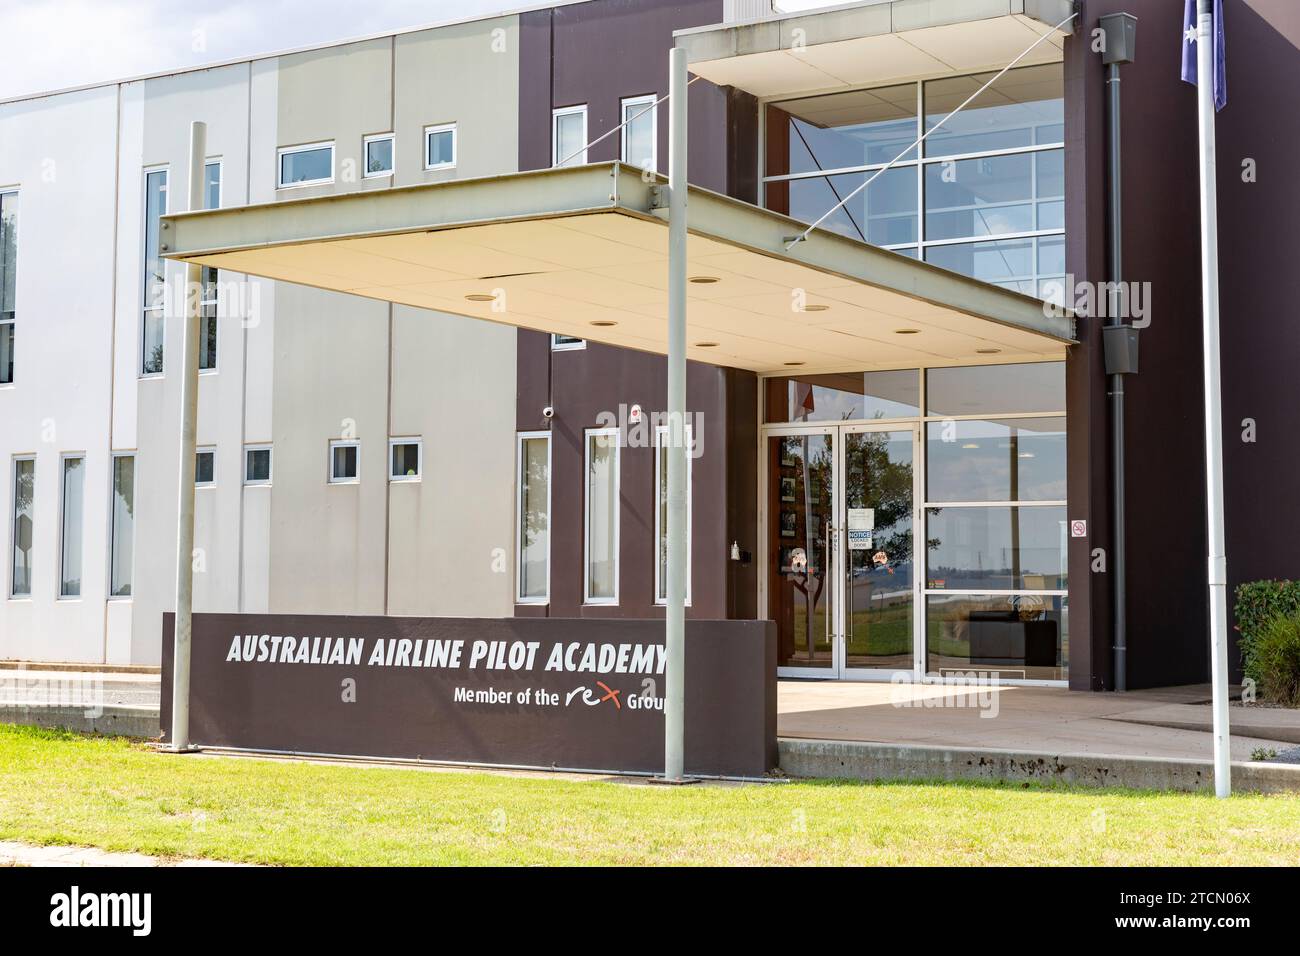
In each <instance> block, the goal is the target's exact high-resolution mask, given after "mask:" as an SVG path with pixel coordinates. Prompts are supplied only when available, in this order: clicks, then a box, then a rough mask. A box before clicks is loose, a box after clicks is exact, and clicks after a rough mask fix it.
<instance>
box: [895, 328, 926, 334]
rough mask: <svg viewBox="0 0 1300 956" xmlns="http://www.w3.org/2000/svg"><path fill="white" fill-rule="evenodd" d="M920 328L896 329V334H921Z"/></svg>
mask: <svg viewBox="0 0 1300 956" xmlns="http://www.w3.org/2000/svg"><path fill="white" fill-rule="evenodd" d="M920 333H921V330H920V329H894V334H895V335H919V334H920Z"/></svg>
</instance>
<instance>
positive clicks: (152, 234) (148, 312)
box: [140, 169, 167, 375]
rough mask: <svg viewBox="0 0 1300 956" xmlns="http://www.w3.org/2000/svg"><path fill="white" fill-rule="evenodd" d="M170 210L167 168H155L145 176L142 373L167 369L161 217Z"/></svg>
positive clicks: (154, 373)
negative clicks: (164, 359)
mask: <svg viewBox="0 0 1300 956" xmlns="http://www.w3.org/2000/svg"><path fill="white" fill-rule="evenodd" d="M166 214H167V170H165V169H154V170H150V171H149V172H146V173H145V176H144V282H143V296H142V299H141V301H142V302H143V304H144V316H143V321H142V323H141V347H140V373H141V374H142V375H160V374H162V370H163V333H164V328H165V327H164V323H163V304H164V301H165V299H166V290H165V287H164V283H165V282H166V281H167V272H166V267H165V264H166V260H165V259H163V257H162V251H161V248H160V245H161V241H162V240H161V220H162V217H163V216H165V215H166Z"/></svg>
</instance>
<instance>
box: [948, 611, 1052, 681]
mask: <svg viewBox="0 0 1300 956" xmlns="http://www.w3.org/2000/svg"><path fill="white" fill-rule="evenodd" d="M925 603H926V628H925V630H926V652H927V659H928V663H927V668H926V669H927V670H928V671H929V673H931V674H940V675H943V674H955V673H969V672H970V671H982V672H986V673H987V672H996V673H998V674H1000V675H1001V677H1002V678H1013V679H1015V678H1024V679H1028V680H1064V679H1065V677H1066V675H1067V674H1068V673H1069V646H1070V645H1069V614H1068V612H1067V608H1066V600H1065V597H1064V596H1062V595H1051V594H942V593H941V594H934V593H931V594H927V595H926V598H925Z"/></svg>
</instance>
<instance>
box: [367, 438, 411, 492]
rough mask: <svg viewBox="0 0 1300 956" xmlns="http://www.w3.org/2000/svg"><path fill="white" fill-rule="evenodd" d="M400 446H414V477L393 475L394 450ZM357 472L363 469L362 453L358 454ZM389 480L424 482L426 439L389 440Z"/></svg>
mask: <svg viewBox="0 0 1300 956" xmlns="http://www.w3.org/2000/svg"><path fill="white" fill-rule="evenodd" d="M398 445H414V446H415V449H416V450H415V461H416V468H415V474H414V475H395V474H393V449H394V448H396V447H397V446H398ZM357 454H358V458H357V470H358V471H360V469H361V459H360V452H358V453H357ZM388 480H389V481H396V482H419V481H423V480H424V439H423V438H421V437H415V438H391V437H390V438H389V439H388Z"/></svg>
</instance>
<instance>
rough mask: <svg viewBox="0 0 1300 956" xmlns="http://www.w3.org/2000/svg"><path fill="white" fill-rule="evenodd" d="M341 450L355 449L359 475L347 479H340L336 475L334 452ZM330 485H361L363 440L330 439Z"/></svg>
mask: <svg viewBox="0 0 1300 956" xmlns="http://www.w3.org/2000/svg"><path fill="white" fill-rule="evenodd" d="M339 448H355V449H356V451H357V454H356V463H357V473H356V474H355V475H349V476H347V477H343V478H340V477H339V476H338V475H336V474H335V473H334V463H335V457H334V452H335V450H336V449H339ZM327 474H328V475H329V482H328V483H329V484H331V485H359V484H360V483H361V439H359V438H333V439H330V447H329V471H328V472H327Z"/></svg>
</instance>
